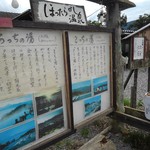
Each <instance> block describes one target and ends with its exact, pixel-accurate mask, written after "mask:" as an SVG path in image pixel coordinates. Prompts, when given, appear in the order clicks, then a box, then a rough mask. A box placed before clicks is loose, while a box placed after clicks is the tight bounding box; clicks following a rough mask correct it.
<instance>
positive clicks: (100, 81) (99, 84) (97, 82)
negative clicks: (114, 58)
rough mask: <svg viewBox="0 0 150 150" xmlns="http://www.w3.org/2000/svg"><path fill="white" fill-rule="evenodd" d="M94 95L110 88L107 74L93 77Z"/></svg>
mask: <svg viewBox="0 0 150 150" xmlns="http://www.w3.org/2000/svg"><path fill="white" fill-rule="evenodd" d="M93 86H94V95H97V94H99V93H102V92H104V91H107V90H108V79H107V76H103V77H100V78H96V79H93Z"/></svg>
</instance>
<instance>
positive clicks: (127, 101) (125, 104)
mask: <svg viewBox="0 0 150 150" xmlns="http://www.w3.org/2000/svg"><path fill="white" fill-rule="evenodd" d="M123 102H124V106H130V99H129V98H124V100H123Z"/></svg>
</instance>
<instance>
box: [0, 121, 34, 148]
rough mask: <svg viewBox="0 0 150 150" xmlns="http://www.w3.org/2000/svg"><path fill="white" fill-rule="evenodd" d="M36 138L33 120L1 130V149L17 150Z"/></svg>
mask: <svg viewBox="0 0 150 150" xmlns="http://www.w3.org/2000/svg"><path fill="white" fill-rule="evenodd" d="M35 139H36V135H35V122H34V121H31V122H28V123H25V124H22V125H19V126H16V127H14V128H11V129H9V130H6V131H4V132H1V133H0V150H15V149H18V148H20V147H22V146H24V145H26V144H29V143H31V142H33V141H35Z"/></svg>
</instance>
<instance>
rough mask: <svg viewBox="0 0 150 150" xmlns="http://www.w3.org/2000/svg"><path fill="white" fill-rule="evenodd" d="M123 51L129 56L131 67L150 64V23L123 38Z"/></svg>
mask: <svg viewBox="0 0 150 150" xmlns="http://www.w3.org/2000/svg"><path fill="white" fill-rule="evenodd" d="M122 51H123V55H124V56H128V57H129V67H130V68H132V69H134V68H140V67H148V66H150V23H149V24H147V25H146V26H144V27H142V28H140V29H139V30H137V31H135V32H134V33H132V34H130V35H128V36H126V37H124V38H123V39H122Z"/></svg>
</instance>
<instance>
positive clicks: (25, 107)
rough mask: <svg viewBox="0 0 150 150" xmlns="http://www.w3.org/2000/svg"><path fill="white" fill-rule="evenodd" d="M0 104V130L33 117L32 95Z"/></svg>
mask: <svg viewBox="0 0 150 150" xmlns="http://www.w3.org/2000/svg"><path fill="white" fill-rule="evenodd" d="M0 103H1V105H0V130H1V129H4V128H7V127H10V126H12V125H15V124H18V123H20V122H23V121H26V120H29V119H31V118H33V117H34V111H33V98H32V94H29V95H25V96H22V97H18V98H13V99H8V100H4V101H1V102H0Z"/></svg>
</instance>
